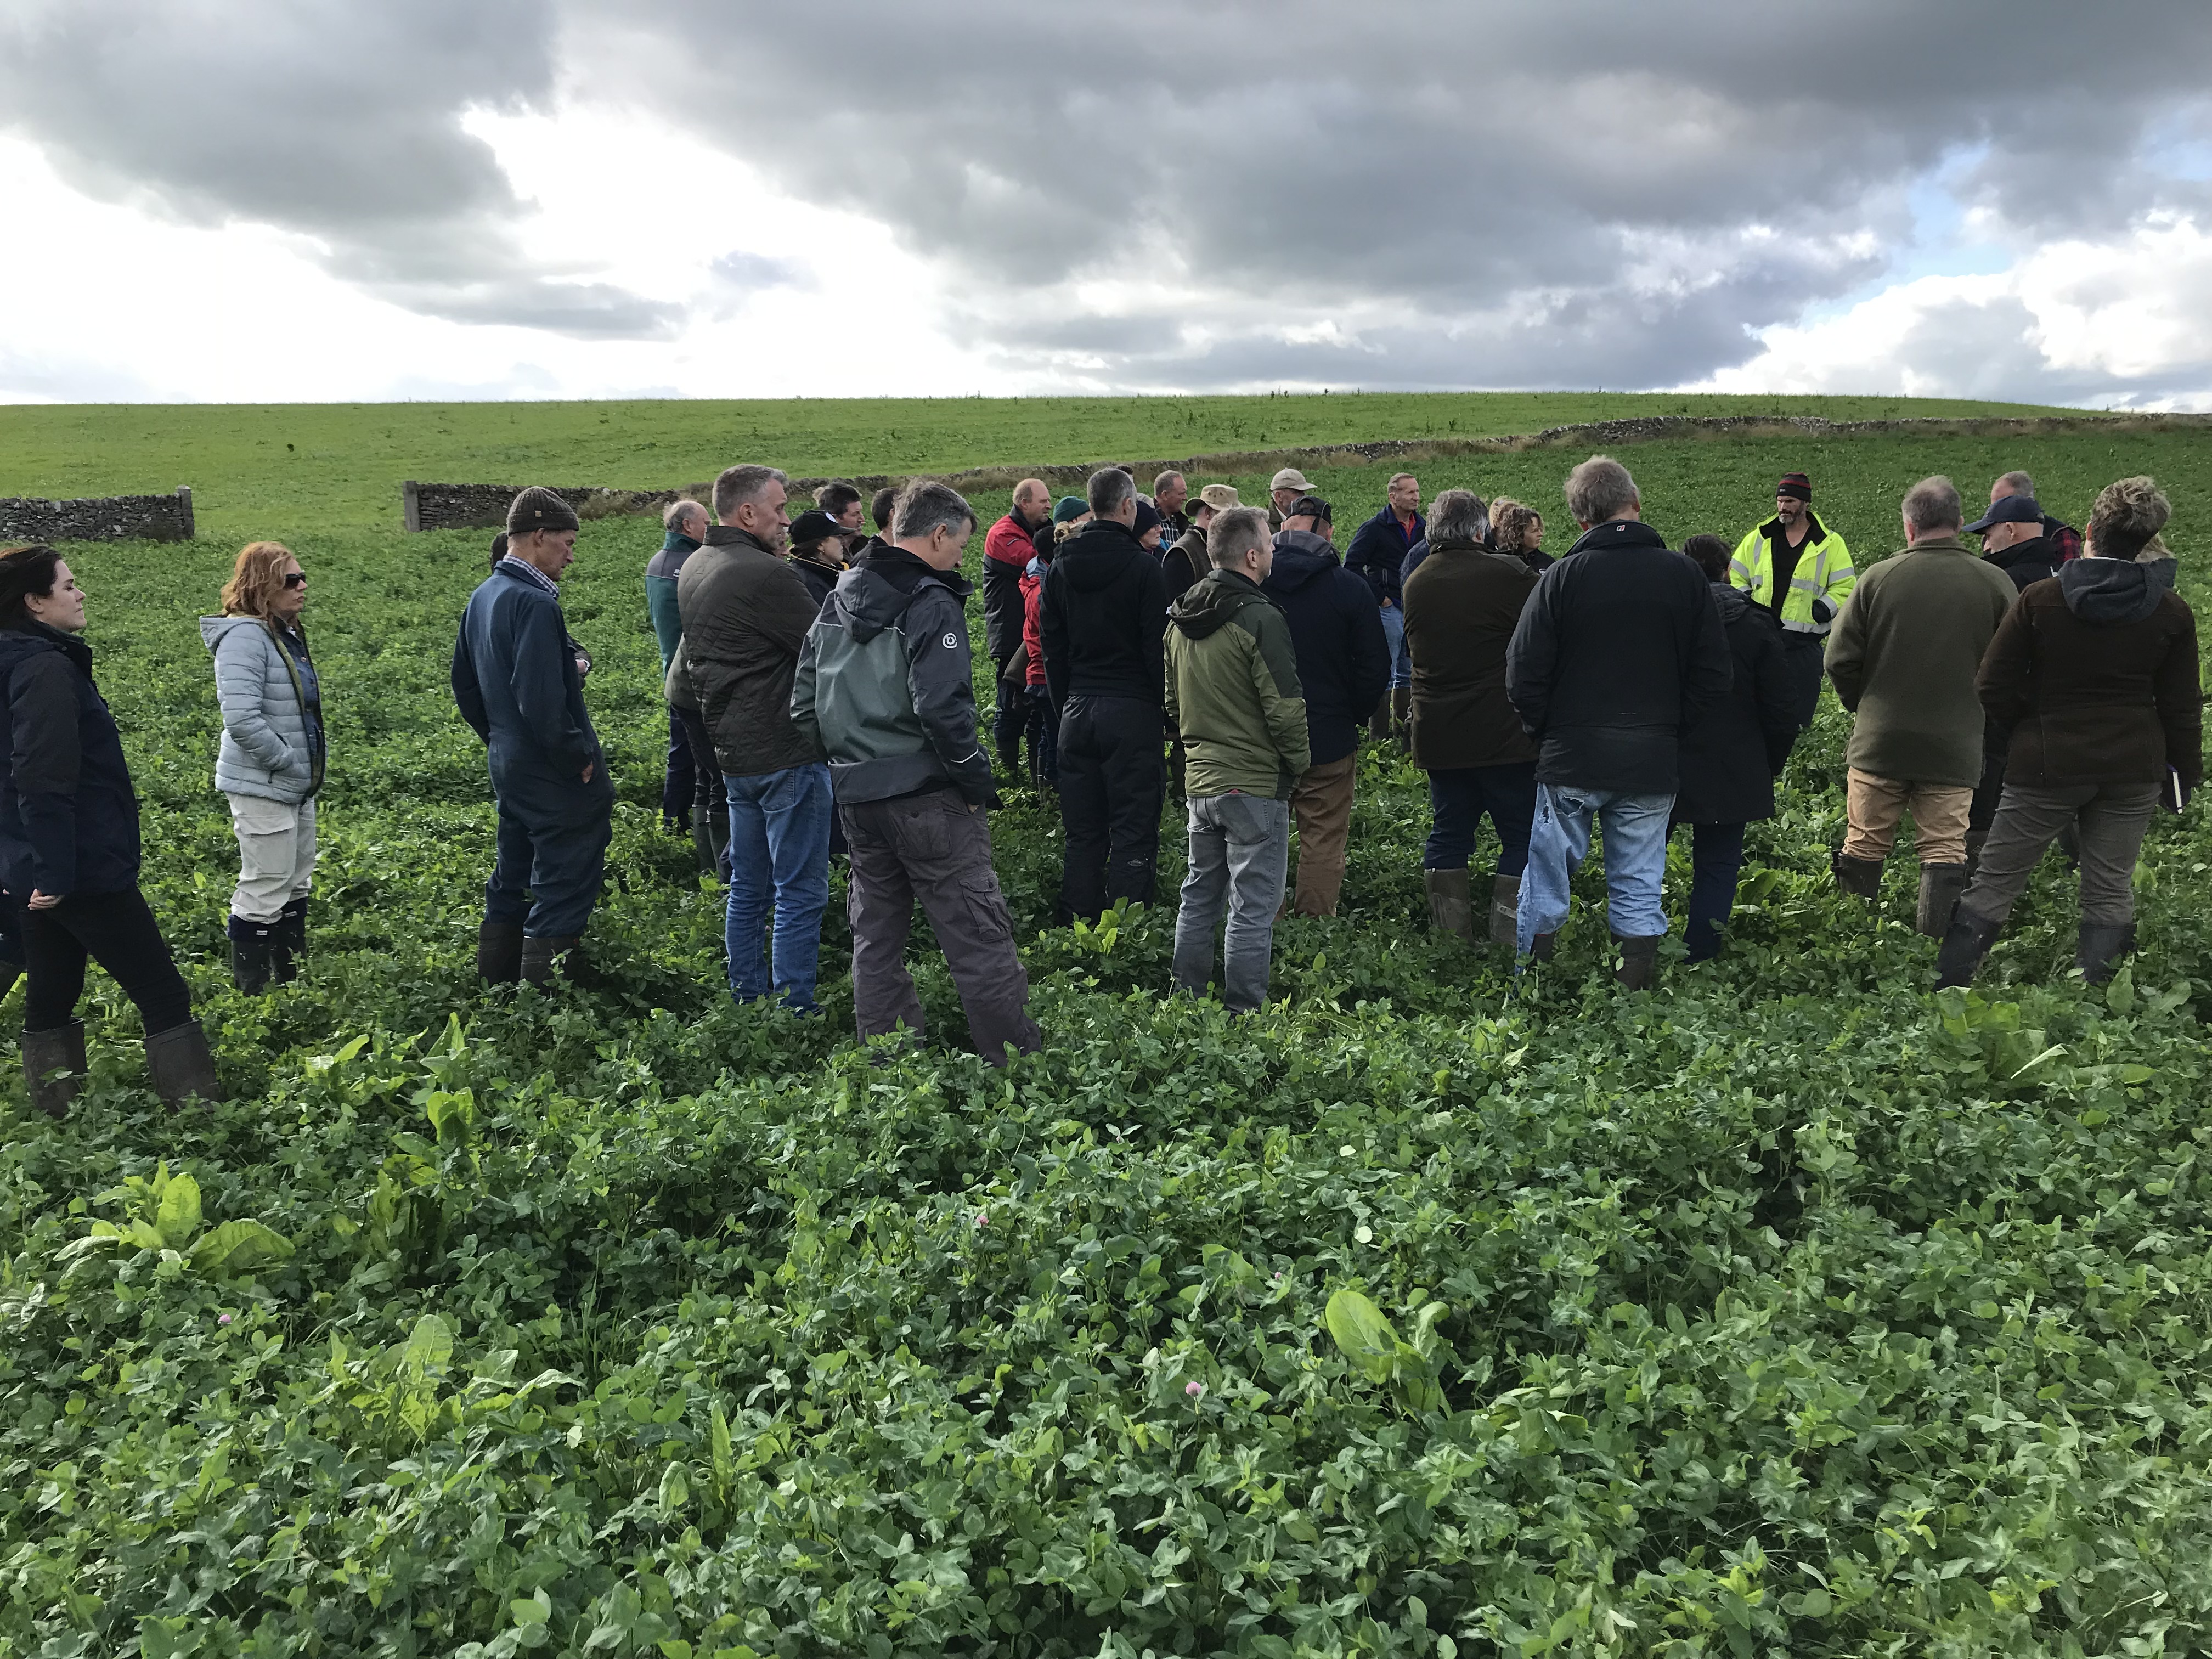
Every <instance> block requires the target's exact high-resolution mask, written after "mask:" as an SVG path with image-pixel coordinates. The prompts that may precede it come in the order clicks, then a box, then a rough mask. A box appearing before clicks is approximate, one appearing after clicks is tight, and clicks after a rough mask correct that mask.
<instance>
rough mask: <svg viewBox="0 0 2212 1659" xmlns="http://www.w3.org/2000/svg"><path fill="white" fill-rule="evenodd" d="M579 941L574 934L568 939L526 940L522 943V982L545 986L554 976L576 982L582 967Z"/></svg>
mask: <svg viewBox="0 0 2212 1659" xmlns="http://www.w3.org/2000/svg"><path fill="white" fill-rule="evenodd" d="M577 944H578V940H577V939H576V937H575V936H574V934H571V935H570V936H569V937H568V938H567V939H525V940H523V941H522V982H523V983H524V984H526V985H545V984H549V983H550V982H551V981H552V978H553V975H555V974H556V973H557V974H559V975H561V977H562V978H563V979H568V980H574V978H575V977H576V976H577V969H578V968H579V967H580V965H581V963H580V952H579V951H577V950H576V945H577Z"/></svg>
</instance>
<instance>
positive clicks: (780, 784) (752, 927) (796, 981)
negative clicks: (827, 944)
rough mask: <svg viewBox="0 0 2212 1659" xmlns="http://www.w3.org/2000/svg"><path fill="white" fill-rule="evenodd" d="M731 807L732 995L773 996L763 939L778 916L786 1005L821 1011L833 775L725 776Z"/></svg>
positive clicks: (818, 771)
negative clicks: (818, 993) (817, 1006)
mask: <svg viewBox="0 0 2212 1659" xmlns="http://www.w3.org/2000/svg"><path fill="white" fill-rule="evenodd" d="M722 787H723V789H724V790H725V791H726V793H727V794H728V796H729V802H730V906H729V910H728V912H727V917H726V922H725V924H724V928H723V940H724V943H725V944H726V945H727V946H728V948H729V952H730V995H731V997H732V999H733V1000H737V1001H738V1002H754V1001H757V1000H759V999H761V998H762V997H764V996H766V995H767V994H769V986H770V979H769V969H768V965H767V964H766V963H764V962H763V959H762V950H761V935H762V933H763V931H764V930H765V929H766V928H767V927H768V925H769V911H770V909H771V908H773V910H774V911H775V969H774V987H775V992H776V994H778V995H779V996H780V997H781V999H782V1000H783V1002H784V1004H785V1005H786V1006H788V1007H792V1008H795V1009H797V1010H799V1012H801V1013H810V1014H811V1013H812V1012H814V987H815V983H816V981H817V979H818V978H819V977H820V974H821V956H822V913H823V911H824V910H825V909H827V908H829V822H830V815H831V814H832V813H833V812H834V811H836V807H835V806H834V805H832V804H831V801H830V796H829V768H828V767H826V766H823V765H822V764H820V763H809V764H807V765H805V766H789V767H786V768H785V769H783V770H782V771H781V772H761V773H757V774H756V775H753V776H751V777H745V778H733V777H732V776H730V775H728V774H727V773H725V774H723V775H722Z"/></svg>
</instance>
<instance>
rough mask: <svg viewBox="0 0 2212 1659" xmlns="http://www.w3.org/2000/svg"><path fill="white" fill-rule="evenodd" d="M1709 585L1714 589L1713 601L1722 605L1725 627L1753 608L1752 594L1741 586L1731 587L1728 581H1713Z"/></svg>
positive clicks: (1722, 624)
mask: <svg viewBox="0 0 2212 1659" xmlns="http://www.w3.org/2000/svg"><path fill="white" fill-rule="evenodd" d="M1707 586H1710V587H1711V589H1712V591H1713V603H1714V604H1715V605H1717V606H1719V607H1720V613H1721V626H1722V627H1723V628H1726V627H1727V626H1728V625H1729V623H1733V622H1734V621H1735V619H1736V618H1737V617H1741V615H1743V613H1744V612H1745V611H1748V610H1750V609H1751V596H1750V595H1749V594H1748V593H1746V592H1743V591H1742V590H1741V588H1735V587H1730V586H1729V585H1728V584H1727V583H1726V582H1711V583H1708V584H1707Z"/></svg>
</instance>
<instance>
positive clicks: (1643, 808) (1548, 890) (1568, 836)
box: [1515, 783, 1674, 957]
mask: <svg viewBox="0 0 2212 1659" xmlns="http://www.w3.org/2000/svg"><path fill="white" fill-rule="evenodd" d="M1673 811H1674V796H1673V795H1671V794H1666V795H1631V794H1624V793H1620V792H1619V791H1617V790H1611V789H1578V788H1576V787H1574V786H1573V785H1571V784H1564V783H1560V784H1553V783H1540V784H1538V785H1537V786H1536V822H1535V825H1534V829H1532V831H1531V832H1530V835H1529V837H1528V873H1527V874H1526V875H1524V876H1523V877H1522V881H1521V915H1520V921H1519V925H1518V927H1516V930H1515V943H1516V949H1517V950H1518V951H1519V952H1520V954H1521V955H1522V956H1524V957H1525V956H1527V955H1528V944H1529V941H1530V940H1531V939H1534V938H1535V937H1536V935H1537V934H1539V933H1558V932H1559V929H1560V928H1561V927H1564V926H1565V923H1566V920H1567V898H1568V885H1569V884H1570V883H1571V882H1572V881H1573V880H1574V875H1575V872H1576V870H1577V869H1578V868H1580V867H1581V865H1582V861H1583V859H1584V858H1586V857H1587V856H1589V844H1590V829H1591V827H1592V825H1593V824H1595V825H1598V826H1600V827H1601V828H1602V829H1603V830H1604V833H1605V890H1606V897H1607V909H1608V911H1609V912H1610V915H1611V920H1612V923H1613V932H1614V933H1617V934H1618V935H1620V937H1621V938H1622V939H1654V938H1656V937H1658V936H1659V935H1661V934H1663V933H1665V932H1666V931H1667V912H1666V911H1665V909H1664V908H1662V906H1661V904H1660V901H1659V889H1660V882H1661V878H1662V877H1664V876H1665V874H1666V873H1667V820H1668V817H1669V816H1670V815H1671V814H1672V813H1673Z"/></svg>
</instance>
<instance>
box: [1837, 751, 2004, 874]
mask: <svg viewBox="0 0 2212 1659" xmlns="http://www.w3.org/2000/svg"><path fill="white" fill-rule="evenodd" d="M1846 788H1847V793H1846V795H1845V798H1844V811H1845V814H1846V816H1847V817H1849V819H1850V829H1849V830H1848V831H1847V832H1846V833H1845V835H1844V857H1845V858H1847V859H1866V860H1869V861H1871V862H1873V863H1875V864H1879V863H1881V861H1882V860H1884V859H1886V858H1887V857H1888V856H1889V849H1890V848H1891V846H1892V845H1893V844H1894V843H1895V842H1896V840H1897V823H1898V820H1899V818H1902V817H1904V816H1905V813H1906V812H1907V811H1910V812H1911V814H1912V823H1913V827H1914V828H1915V829H1917V830H1918V831H1919V840H1920V861H1921V863H1923V864H1964V863H1965V862H1966V817H1967V815H1968V814H1969V813H1970V812H1971V811H1972V810H1973V805H1974V791H1973V787H1972V785H1969V784H1950V783H1912V782H1909V781H1905V780H1904V779H1901V778H1878V777H1876V776H1875V775H1874V774H1873V773H1871V772H1862V771H1860V770H1859V769H1858V768H1857V767H1856V766H1854V767H1852V768H1851V769H1850V775H1849V778H1848V781H1847V786H1846Z"/></svg>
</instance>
